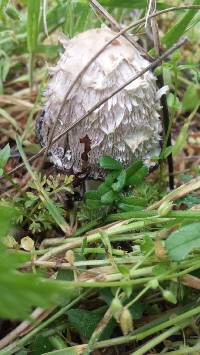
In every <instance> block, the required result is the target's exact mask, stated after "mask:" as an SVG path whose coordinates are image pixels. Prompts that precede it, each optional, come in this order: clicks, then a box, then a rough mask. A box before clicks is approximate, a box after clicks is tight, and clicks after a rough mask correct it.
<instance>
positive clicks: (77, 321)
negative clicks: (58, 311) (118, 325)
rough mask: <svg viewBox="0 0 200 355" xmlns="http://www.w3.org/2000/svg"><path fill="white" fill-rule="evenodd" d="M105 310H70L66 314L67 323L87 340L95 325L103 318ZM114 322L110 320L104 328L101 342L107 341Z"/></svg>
mask: <svg viewBox="0 0 200 355" xmlns="http://www.w3.org/2000/svg"><path fill="white" fill-rule="evenodd" d="M104 313H105V309H104V308H103V309H102V307H101V308H99V309H96V310H94V311H88V310H85V309H78V308H77V309H70V310H69V311H68V312H67V315H68V319H69V322H70V323H71V325H72V326H73V327H74V328H75V329H76V331H77V332H78V333H79V335H80V336H83V337H86V338H87V339H89V338H90V337H91V335H92V333H93V331H94V330H95V328H96V326H97V324H98V323H99V322H100V321H101V319H102V318H103V315H104ZM114 326H115V322H114V321H113V320H111V321H110V322H109V323H108V325H107V326H106V328H105V330H104V331H103V333H102V335H101V340H103V339H108V338H109V337H110V335H111V334H112V331H113V327H114Z"/></svg>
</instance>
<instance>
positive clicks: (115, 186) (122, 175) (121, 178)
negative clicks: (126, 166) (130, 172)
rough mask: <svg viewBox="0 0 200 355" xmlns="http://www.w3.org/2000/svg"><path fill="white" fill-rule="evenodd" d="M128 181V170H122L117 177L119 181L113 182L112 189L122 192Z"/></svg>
mask: <svg viewBox="0 0 200 355" xmlns="http://www.w3.org/2000/svg"><path fill="white" fill-rule="evenodd" d="M125 183H126V170H122V171H121V173H120V174H119V175H118V177H117V181H116V182H115V183H114V184H112V189H113V190H114V191H117V192H120V191H122V189H123V187H124V186H125Z"/></svg>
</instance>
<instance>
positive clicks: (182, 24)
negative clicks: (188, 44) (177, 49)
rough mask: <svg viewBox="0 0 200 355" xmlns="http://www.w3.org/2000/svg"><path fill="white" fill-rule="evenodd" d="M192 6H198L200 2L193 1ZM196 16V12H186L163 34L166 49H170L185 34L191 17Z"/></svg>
mask: <svg viewBox="0 0 200 355" xmlns="http://www.w3.org/2000/svg"><path fill="white" fill-rule="evenodd" d="M192 5H200V0H194V1H193V3H192ZM196 14H197V10H192V9H190V10H188V11H187V12H186V14H185V15H183V17H182V18H181V19H180V20H179V21H178V22H177V23H176V24H175V25H173V26H171V27H170V30H169V31H168V32H167V33H166V34H165V36H164V37H163V39H162V43H164V44H165V45H166V46H167V47H171V46H172V45H173V44H174V43H175V42H177V41H178V39H179V38H180V37H181V36H182V35H183V34H184V33H185V31H186V30H187V27H188V26H189V25H190V22H191V21H192V19H193V17H194V16H195V15H196Z"/></svg>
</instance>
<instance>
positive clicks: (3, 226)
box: [0, 201, 19, 242]
mask: <svg viewBox="0 0 200 355" xmlns="http://www.w3.org/2000/svg"><path fill="white" fill-rule="evenodd" d="M18 216H19V211H18V210H17V209H16V208H15V207H14V206H13V205H11V204H10V203H8V202H5V201H0V242H1V237H4V236H5V235H6V234H7V233H8V232H9V230H10V228H11V226H12V224H13V222H14V221H15V220H16V219H17V217H18Z"/></svg>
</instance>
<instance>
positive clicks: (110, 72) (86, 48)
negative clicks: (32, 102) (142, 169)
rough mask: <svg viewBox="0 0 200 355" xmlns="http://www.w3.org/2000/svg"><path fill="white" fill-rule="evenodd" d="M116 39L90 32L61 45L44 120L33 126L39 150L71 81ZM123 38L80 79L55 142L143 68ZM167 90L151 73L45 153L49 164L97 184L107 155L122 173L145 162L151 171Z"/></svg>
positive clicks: (104, 30)
mask: <svg viewBox="0 0 200 355" xmlns="http://www.w3.org/2000/svg"><path fill="white" fill-rule="evenodd" d="M114 35H115V33H114V32H113V31H111V30H110V29H108V28H98V29H91V30H88V31H86V32H83V33H79V34H78V35H76V36H75V37H74V38H72V39H71V40H64V41H63V45H64V49H65V51H64V53H63V54H62V55H61V58H60V59H59V61H58V63H57V65H56V66H55V67H54V68H53V69H51V72H50V75H51V76H52V77H51V79H50V81H49V83H48V86H47V89H46V92H45V96H46V103H45V105H44V110H43V114H42V115H41V116H40V117H39V119H38V122H37V133H38V136H39V140H40V143H41V145H42V146H46V145H47V143H48V138H49V134H50V131H51V128H52V126H53V124H54V122H55V120H56V116H57V115H58V112H59V110H60V107H61V105H62V103H63V100H64V98H65V95H66V92H67V90H68V88H69V87H70V85H71V83H72V82H73V81H74V79H75V77H76V76H77V74H78V73H79V72H81V70H82V69H83V67H84V66H85V65H86V64H87V63H88V62H89V60H90V59H91V58H92V57H93V56H94V54H95V53H96V52H97V51H98V50H99V49H100V48H101V47H103V46H104V45H105V43H106V42H108V41H109V40H110V39H111V38H112V37H113V36H114ZM148 64H149V62H148V61H147V60H145V59H144V58H142V56H141V55H140V53H139V52H138V50H137V49H136V48H134V47H133V46H132V45H131V44H130V43H129V42H128V41H127V40H126V39H125V38H122V37H120V38H118V39H115V40H114V41H113V42H112V43H111V44H110V45H109V46H108V47H107V48H106V49H105V50H104V51H103V52H102V53H101V54H100V55H99V56H98V57H97V58H96V60H94V61H93V63H92V64H91V65H90V66H89V67H88V69H87V70H86V71H85V72H84V74H83V75H82V76H81V77H80V78H79V80H78V81H77V83H76V84H75V86H74V87H73V89H72V91H71V92H70V94H69V96H68V97H67V100H66V102H65V104H64V108H63V110H62V113H61V115H60V117H59V120H58V122H57V124H56V129H55V133H54V136H56V135H58V134H60V133H61V132H62V131H63V130H64V129H66V128H67V127H69V126H70V125H71V124H73V123H74V122H76V121H77V120H78V119H79V118H80V117H81V116H82V115H84V114H85V113H86V112H87V111H88V109H90V108H91V107H93V106H94V105H95V104H96V103H97V102H99V101H100V100H102V99H103V98H105V97H106V96H108V95H109V94H110V92H112V91H114V90H115V89H117V88H118V87H119V86H120V85H122V84H123V83H124V82H126V81H127V80H128V79H129V78H130V77H131V76H133V75H134V74H137V73H138V72H140V71H141V70H142V69H144V68H145V67H147V66H148ZM164 92H165V89H163V88H162V89H160V90H158V89H157V86H156V77H155V76H154V75H153V73H152V72H151V71H148V72H146V73H145V74H144V75H142V76H140V77H139V78H138V79H137V80H135V81H133V82H132V83H131V84H129V85H128V86H126V87H125V88H124V89H123V90H121V91H120V92H118V93H117V94H116V95H114V96H113V97H111V98H110V99H109V100H108V101H107V102H105V103H104V104H102V105H101V106H100V107H99V108H98V109H96V110H95V111H94V112H93V113H92V114H90V115H89V116H88V117H87V118H85V119H84V120H82V121H81V122H80V123H79V124H77V125H76V126H75V127H74V128H72V129H71V130H70V131H69V132H68V133H67V135H66V136H64V137H62V138H60V139H59V140H57V141H56V142H55V143H53V144H52V146H51V147H50V149H49V156H50V160H51V161H52V162H53V164H54V165H55V166H57V167H58V168H59V169H62V170H64V171H66V172H70V173H74V174H81V173H82V172H84V171H87V176H88V177H91V178H94V179H98V178H101V177H102V174H103V173H102V171H101V169H100V167H99V164H98V162H99V158H100V157H101V156H103V155H110V156H112V157H113V158H115V159H117V160H119V161H120V162H121V163H122V164H123V165H124V166H125V167H126V166H127V165H129V164H130V163H132V162H133V161H135V160H143V161H144V163H145V164H146V165H147V166H148V167H149V168H150V167H153V166H154V165H155V162H152V161H151V157H152V156H155V155H159V152H160V142H161V139H162V137H161V132H162V125H161V121H160V115H159V110H160V108H161V107H160V97H161V95H162V94H163V93H164Z"/></svg>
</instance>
